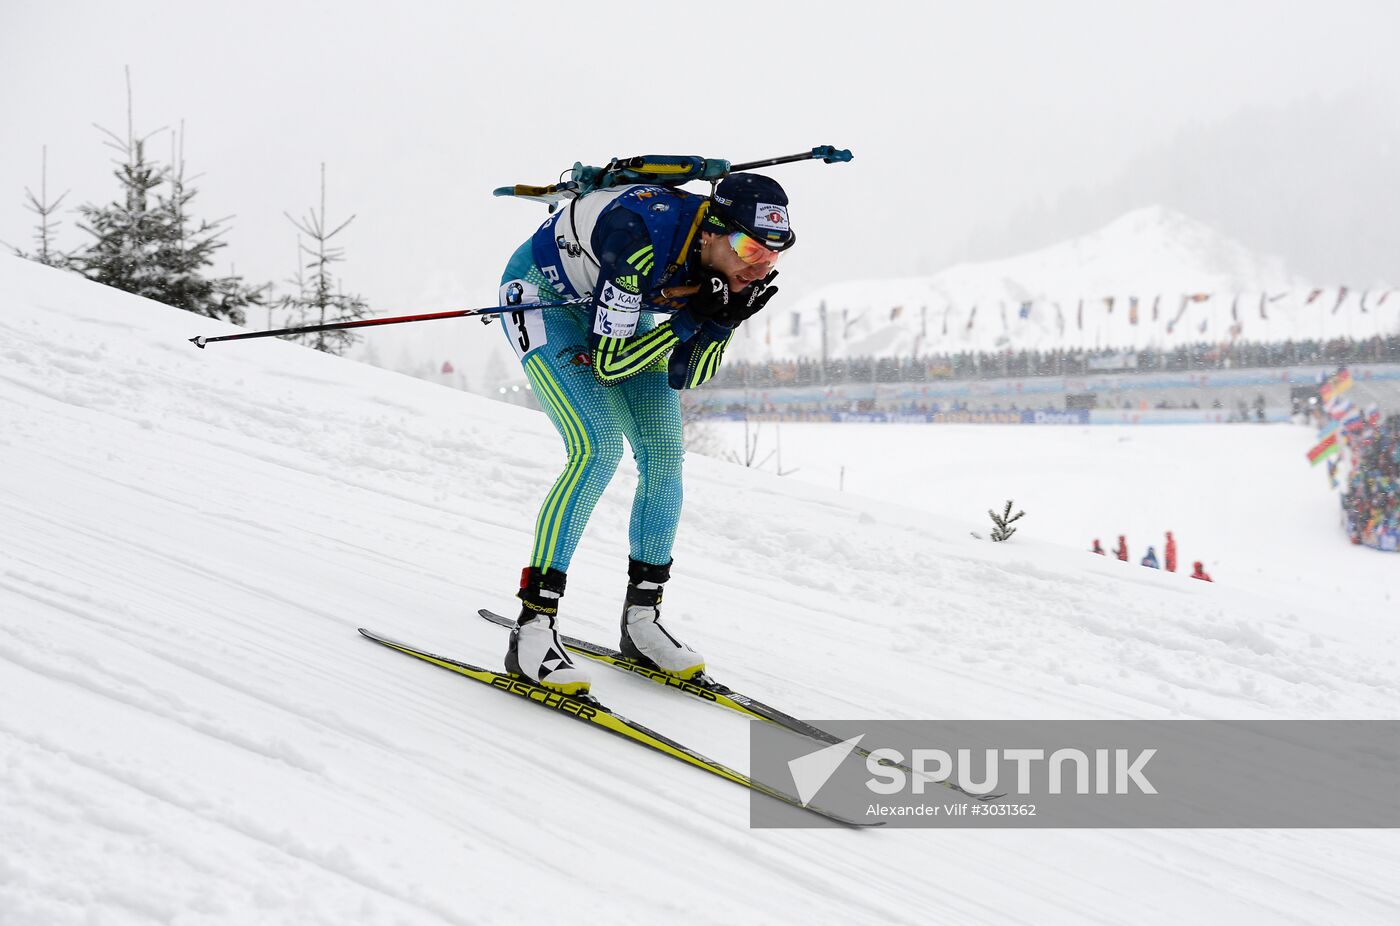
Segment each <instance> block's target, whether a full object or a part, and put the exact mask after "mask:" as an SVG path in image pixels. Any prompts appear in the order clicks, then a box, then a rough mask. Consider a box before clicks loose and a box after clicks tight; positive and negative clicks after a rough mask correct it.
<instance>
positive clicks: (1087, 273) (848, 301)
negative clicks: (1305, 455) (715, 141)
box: [731, 206, 1400, 359]
mask: <svg viewBox="0 0 1400 926" xmlns="http://www.w3.org/2000/svg"><path fill="white" fill-rule="evenodd" d="M870 257H871V259H872V260H877V259H878V249H877V247H875V246H874V245H873V243H872V246H871V254H870ZM879 271H880V267H879V266H878V263H877V264H875V265H872V266H871V267H870V273H869V274H868V275H867V278H865V279H858V280H853V281H850V282H845V283H837V284H832V285H830V286H825V287H822V288H820V289H818V290H815V291H808V292H803V295H802V296H801V297H800V298H799V299H797V300H796V301H793V302H784V303H775V308H777V309H779V311H775V312H768V313H765V314H764V315H763V316H760V317H759V318H758V319H756V320H755V321H754V322H750V323H749V324H747V325H745V326H744V328H742V329H741V330H740V333H739V335H738V337H737V338H736V343H735V346H734V348H732V349H731V352H732V353H734V354H735V355H737V356H742V357H746V358H750V359H757V358H763V357H774V358H780V359H781V358H791V357H808V358H816V357H821V356H822V333H823V327H825V332H826V356H828V357H832V358H839V357H848V356H850V357H855V356H898V357H908V356H912V355H915V354H938V353H956V352H959V351H979V350H981V351H992V350H1000V349H1002V348H1006V347H1010V348H1012V349H1015V350H1021V349H1025V350H1036V349H1039V350H1050V349H1055V348H1077V347H1088V348H1141V347H1147V346H1155V347H1167V346H1175V345H1177V344H1185V343H1192V342H1195V341H1225V340H1229V339H1230V338H1231V334H1230V328H1231V326H1232V325H1236V324H1238V325H1239V326H1240V327H1239V330H1238V332H1237V336H1238V337H1240V338H1243V339H1245V340H1252V341H1269V340H1280V341H1281V340H1284V339H1286V338H1295V339H1297V338H1311V337H1323V338H1326V337H1338V336H1342V335H1349V336H1352V337H1357V338H1366V337H1370V336H1372V335H1374V334H1377V333H1380V332H1390V333H1394V332H1395V331H1397V330H1400V297H1397V296H1396V295H1392V296H1391V297H1389V298H1388V299H1387V300H1386V303H1385V304H1384V305H1378V303H1379V302H1380V299H1381V297H1382V295H1383V294H1384V292H1385V290H1384V289H1383V288H1377V289H1376V291H1375V292H1374V293H1372V294H1371V295H1370V298H1369V300H1368V304H1367V306H1366V307H1365V309H1364V310H1363V307H1362V305H1361V296H1362V294H1363V290H1360V289H1354V290H1353V291H1352V292H1350V293H1348V295H1347V297H1346V298H1345V299H1343V300H1342V302H1341V304H1340V306H1338V302H1337V299H1338V295H1339V290H1338V289H1337V288H1336V287H1335V286H1332V288H1330V289H1327V290H1325V291H1324V292H1323V293H1322V294H1321V295H1320V296H1318V297H1317V298H1315V299H1314V300H1313V301H1312V302H1311V303H1310V302H1309V301H1308V297H1309V296H1310V295H1311V294H1312V289H1313V288H1314V286H1313V284H1311V283H1309V282H1308V281H1306V280H1303V279H1301V278H1299V277H1298V276H1297V275H1296V274H1294V273H1292V272H1291V271H1289V269H1288V268H1287V267H1285V266H1284V264H1283V262H1282V261H1281V260H1279V259H1278V258H1276V257H1267V256H1262V255H1258V254H1255V253H1253V252H1251V251H1250V250H1249V249H1248V248H1246V247H1245V246H1244V245H1242V244H1240V243H1239V242H1237V241H1234V240H1233V239H1230V238H1228V237H1226V236H1224V235H1222V234H1220V233H1219V232H1216V231H1215V230H1214V229H1212V228H1210V227H1208V226H1206V225H1203V224H1202V223H1200V222H1197V221H1195V220H1193V219H1191V218H1188V217H1187V216H1184V215H1181V214H1180V213H1178V212H1175V211H1173V210H1171V209H1167V208H1164V207H1162V206H1151V207H1147V208H1143V209H1138V210H1135V211H1133V212H1129V213H1128V214H1126V215H1124V216H1122V217H1120V218H1118V219H1117V220H1115V221H1113V222H1111V223H1110V224H1108V225H1107V226H1105V227H1103V228H1101V229H1099V230H1098V231H1096V232H1093V233H1092V234H1088V235H1084V236H1082V237H1079V238H1075V239H1072V240H1070V241H1066V242H1063V243H1061V244H1057V245H1054V246H1052V247H1048V248H1044V249H1042V250H1038V251H1033V252H1031V253H1028V254H1022V255H1019V256H1015V257H1008V258H1005V259H1003V260H996V261H988V262H982V263H968V264H958V265H956V266H953V267H949V268H948V269H946V270H943V271H942V272H940V273H938V274H936V275H934V276H932V277H926V278H912V279H894V280H891V279H880V278H879V277H878V274H879ZM783 282H784V283H786V284H787V285H789V286H791V287H793V288H794V289H793V290H792V291H793V292H802V291H801V290H800V289H797V288H796V287H799V286H800V281H799V280H785V281H783ZM1318 285H1319V286H1320V285H1322V284H1318ZM1198 293H1199V294H1211V298H1210V299H1208V300H1204V301H1200V302H1186V303H1184V302H1183V300H1182V297H1183V296H1184V295H1189V294H1198ZM1261 296H1262V297H1265V301H1264V304H1263V307H1262V309H1261V305H1260V303H1261ZM1110 297H1111V298H1112V300H1113V304H1112V307H1111V308H1110V306H1109V304H1108V302H1107V301H1106V300H1107V299H1109V298H1110ZM1274 297H1277V298H1274ZM1134 299H1136V300H1137V308H1136V310H1134V308H1133V306H1132V301H1133V300H1134ZM1269 299H1273V301H1268V300H1269ZM1081 302H1082V309H1081V307H1080V303H1081ZM823 306H824V307H825V312H826V323H825V326H823V323H822V310H823ZM1154 306H1155V308H1154ZM1023 307H1024V308H1023ZM1334 308H1338V311H1337V312H1336V313H1335V314H1333V311H1332V310H1333V309H1334ZM974 310H975V311H974ZM1134 319H1136V320H1134ZM1169 323H1170V325H1169ZM1169 329H1170V330H1169Z"/></svg>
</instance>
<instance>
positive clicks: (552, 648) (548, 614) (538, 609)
mask: <svg viewBox="0 0 1400 926" xmlns="http://www.w3.org/2000/svg"><path fill="white" fill-rule="evenodd" d="M567 579H568V576H567V575H566V574H565V573H563V572H560V571H559V570H557V569H545V570H540V569H536V568H534V567H529V568H527V569H525V570H524V571H523V572H522V573H521V574H520V592H519V593H518V594H517V596H516V597H518V598H519V599H520V602H521V606H520V617H519V618H518V619H517V620H516V625H515V629H514V630H512V631H511V632H510V646H509V648H507V649H506V672H507V673H509V674H511V675H518V676H520V677H521V678H523V679H525V680H526V681H529V682H533V683H535V684H536V685H539V686H540V687H542V688H548V689H550V690H551V691H557V692H559V693H561V694H566V695H584V694H587V693H588V685H589V678H588V673H587V672H585V671H583V670H582V669H580V668H579V667H578V666H576V665H574V661H573V660H572V659H570V658H569V651H568V650H566V649H564V644H562V643H561V642H559V634H558V632H557V631H556V630H555V629H554V622H555V619H556V618H557V617H558V614H559V599H560V598H561V597H562V596H563V594H564V583H565V582H566V580H567Z"/></svg>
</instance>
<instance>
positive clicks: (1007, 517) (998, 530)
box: [987, 499, 1026, 542]
mask: <svg viewBox="0 0 1400 926" xmlns="http://www.w3.org/2000/svg"><path fill="white" fill-rule="evenodd" d="M987 514H989V515H991V516H992V524H994V525H995V527H994V528H993V529H992V540H994V541H998V542H999V541H1002V540H1009V539H1011V535H1012V534H1014V533H1016V528H1014V527H1012V526H1011V525H1012V523H1013V522H1015V521H1019V520H1020V519H1021V518H1023V517H1025V516H1026V513H1025V512H1024V511H1018V512H1016V513H1015V514H1014V515H1013V514H1012V513H1011V501H1010V500H1009V499H1008V500H1007V502H1006V509H1005V510H1004V511H1002V513H1001V514H1000V515H998V514H997V513H996V512H995V511H993V510H992V509H990V508H988V509H987Z"/></svg>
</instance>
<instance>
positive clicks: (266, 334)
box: [190, 299, 589, 350]
mask: <svg viewBox="0 0 1400 926" xmlns="http://www.w3.org/2000/svg"><path fill="white" fill-rule="evenodd" d="M588 302H589V300H587V299H574V300H571V301H569V302H532V303H529V304H527V305H493V306H488V307H486V308H482V309H457V310H455V311H452V312H432V313H429V314H427V315H398V316H395V317H393V318H363V319H360V320H358V321H352V322H331V323H329V324H325V325H306V326H305V327H301V328H278V329H277V330H275V331H245V332H243V333H242V334H223V335H219V336H218V337H216V338H206V337H202V336H201V337H193V338H190V343H191V344H193V345H194V346H195V347H198V348H199V349H200V350H203V349H204V345H206V344H213V343H214V342H215V341H243V340H246V339H248V338H273V337H280V336H281V335H284V334H310V333H311V332H314V331H340V330H343V329H346V328H370V327H373V326H375V325H399V324H403V323H404V322H425V321H429V320H431V319H434V318H471V317H473V316H481V315H500V314H502V313H504V312H522V311H528V310H531V309H553V308H558V307H560V306H567V305H587V304H588Z"/></svg>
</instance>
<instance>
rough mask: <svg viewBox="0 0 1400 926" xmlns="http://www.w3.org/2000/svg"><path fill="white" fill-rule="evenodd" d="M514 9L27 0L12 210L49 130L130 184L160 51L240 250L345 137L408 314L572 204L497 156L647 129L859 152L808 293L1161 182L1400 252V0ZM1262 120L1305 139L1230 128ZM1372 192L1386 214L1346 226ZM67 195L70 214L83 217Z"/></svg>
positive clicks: (809, 253) (3, 184) (290, 236)
mask: <svg viewBox="0 0 1400 926" xmlns="http://www.w3.org/2000/svg"><path fill="white" fill-rule="evenodd" d="M498 7H499V5H494V4H493V5H490V6H489V7H482V8H478V7H477V5H467V4H462V3H456V2H454V3H448V2H441V3H425V2H419V3H414V2H407V3H398V4H394V5H392V6H391V5H390V4H386V3H383V2H374V3H367V2H335V3H332V2H315V3H310V2H308V3H279V2H268V0H249V2H240V3H219V4H214V3H194V4H182V3H175V2H145V0H127V2H121V3H101V2H89V3H72V2H61V0H60V2H55V0H45V2H33V0H0V86H2V87H4V90H3V91H0V133H2V134H0V138H3V144H0V241H4V242H6V243H9V244H12V245H19V246H21V247H26V248H28V247H29V246H30V234H31V229H32V226H33V224H34V216H33V215H32V214H30V213H29V212H27V211H25V210H24V208H23V191H24V188H25V187H26V186H29V187H31V188H32V189H34V190H35V191H36V192H38V186H39V165H40V148H41V146H42V145H47V146H48V150H49V181H48V183H49V190H50V196H51V197H52V196H54V195H56V194H57V193H59V192H62V191H63V190H65V189H69V190H71V192H70V193H69V196H68V199H67V201H66V203H65V205H66V206H75V205H77V204H79V203H82V202H106V201H108V200H109V199H111V198H112V196H113V195H114V194H115V190H116V187H115V181H114V180H113V179H112V178H111V176H110V171H111V167H112V165H111V163H110V161H111V158H112V156H113V152H111V151H110V150H109V149H107V148H104V147H103V146H102V144H101V141H102V138H101V136H100V134H99V133H98V131H97V130H96V129H95V128H93V125H92V124H93V123H99V124H101V125H104V126H107V127H109V128H111V129H113V130H117V131H122V132H124V130H125V122H126V93H125V87H124V83H123V73H122V68H123V65H127V64H129V65H131V68H132V75H133V81H134V86H135V119H136V124H137V129H138V132H142V131H145V132H149V131H151V130H154V129H157V128H159V127H161V126H176V125H179V124H180V123H181V121H183V123H184V126H185V132H186V140H185V158H186V161H187V163H188V167H189V170H190V172H191V173H194V174H198V175H201V176H200V177H199V179H198V180H197V182H196V183H195V186H196V187H197V188H198V190H199V197H198V199H197V200H196V201H195V204H194V208H195V212H196V214H197V215H201V216H206V217H210V218H214V217H219V216H223V215H228V214H234V215H236V218H235V219H234V220H233V222H232V227H231V229H230V231H229V232H228V234H227V236H226V240H227V241H228V242H229V246H228V247H227V248H225V249H224V250H223V251H221V252H220V255H219V268H218V269H219V270H220V272H226V271H227V270H228V267H229V265H230V264H233V265H236V269H237V271H238V272H239V273H241V274H243V275H244V276H245V277H247V278H249V279H250V280H254V281H269V280H275V281H282V280H286V279H287V278H289V277H291V276H292V274H293V272H294V262H295V259H296V256H295V247H296V233H295V231H294V230H293V228H292V226H291V223H290V222H288V220H287V219H286V217H285V216H284V215H283V213H284V212H291V213H293V214H294V215H303V214H304V213H305V212H306V209H307V208H308V207H310V206H311V205H313V204H314V203H315V202H316V198H317V195H318V192H317V184H318V177H319V165H320V163H321V162H322V161H325V162H327V165H328V166H327V173H328V178H329V204H330V218H331V220H332V221H335V220H337V219H342V218H345V217H348V216H349V215H350V214H351V213H354V214H356V215H357V216H358V218H357V219H356V220H355V222H354V223H353V224H352V225H351V226H350V228H349V229H348V230H347V231H346V232H345V234H344V235H343V236H342V238H341V239H340V240H341V242H342V243H343V245H344V246H345V248H346V252H347V256H348V261H347V262H346V263H345V264H343V265H341V270H340V276H341V278H342V280H343V283H344V286H345V288H346V289H347V290H348V291H350V292H356V293H359V294H361V295H363V296H365V297H366V298H368V299H369V301H370V304H371V306H372V308H373V309H374V310H375V311H377V312H385V311H395V310H409V309H424V310H428V309H438V308H448V307H463V306H469V305H476V304H488V303H492V302H494V296H495V290H496V284H497V281H498V279H499V276H500V271H501V268H502V267H503V265H504V263H505V260H506V258H507V257H508V256H509V255H510V253H511V251H512V250H513V249H514V248H515V246H516V245H517V244H518V243H519V242H520V241H522V240H523V239H524V238H525V237H526V236H527V235H528V234H529V233H530V232H531V231H532V230H533V228H534V227H535V226H536V225H538V223H539V222H540V221H542V220H543V219H544V218H545V215H546V213H545V211H544V209H543V207H540V206H537V205H534V204H528V203H524V202H519V201H511V200H505V199H493V198H492V197H491V195H490V194H491V189H492V188H493V187H496V186H500V185H504V184H509V183H514V182H524V183H544V182H549V181H551V180H553V179H554V178H555V177H556V176H557V174H558V173H559V171H560V170H562V169H565V168H567V167H569V166H570V165H571V164H572V163H573V162H574V161H575V160H583V161H584V162H585V163H603V162H605V161H606V159H607V158H608V157H610V156H612V155H631V154H646V153H655V154H671V153H686V154H699V155H704V156H710V157H724V158H729V159H731V160H734V161H740V160H748V159H753V158H759V157H764V156H770V155H780V154H787V153H792V152H796V151H801V150H805V149H808V148H811V147H812V146H814V145H819V144H834V145H837V146H839V147H848V148H850V149H852V150H853V151H854V153H855V155H856V160H855V161H854V162H853V163H850V164H843V165H836V166H826V165H820V164H815V163H811V164H799V165H793V166H788V167H783V168H778V169H776V170H775V171H774V176H776V177H778V178H779V179H780V180H781V182H782V183H783V184H784V185H785V186H786V187H787V188H788V190H789V193H790V195H791V198H792V207H791V214H792V219H793V225H794V228H795V229H796V230H797V232H798V234H799V239H800V243H799V246H798V247H797V248H796V249H794V251H793V253H792V254H791V256H790V257H789V258H787V259H786V260H785V263H784V267H783V280H784V283H785V284H786V285H787V286H789V287H791V288H792V289H793V291H794V292H793V294H794V295H795V294H797V293H800V292H801V290H802V289H804V288H808V287H813V286H816V285H819V284H823V283H828V282H832V281H835V280H840V279H849V278H857V277H871V276H897V275H907V274H913V273H926V272H933V271H935V270H938V269H940V268H941V267H942V266H944V265H945V264H946V263H948V262H949V261H951V260H955V259H961V258H966V257H972V256H976V257H993V256H1000V255H1002V254H1005V253H1010V252H1011V251H1013V250H1016V249H1019V248H1023V247H1029V246H1035V245H1039V244H1046V243H1050V242H1051V241H1053V240H1058V239H1060V238H1064V237H1068V236H1070V235H1073V234H1077V233H1081V232H1084V231H1087V230H1089V229H1088V227H1086V226H1089V227H1092V223H1094V222H1097V221H1098V220H1099V219H1100V218H1101V217H1102V218H1111V217H1112V215H1111V214H1112V213H1115V212H1117V211H1126V210H1127V209H1129V208H1133V207H1135V206H1139V205H1145V204H1147V203H1150V202H1163V204H1165V205H1168V206H1172V207H1173V208H1179V209H1182V210H1183V211H1186V212H1188V213H1191V212H1193V209H1194V211H1195V213H1196V214H1197V216H1198V217H1200V218H1202V219H1204V220H1206V221H1210V222H1213V223H1215V224H1218V225H1220V226H1221V227H1222V228H1223V229H1224V230H1226V231H1228V232H1230V233H1232V234H1235V235H1236V236H1237V237H1240V238H1241V240H1243V241H1244V243H1246V244H1248V245H1251V246H1255V247H1260V248H1263V249H1266V250H1270V249H1271V250H1273V251H1275V252H1276V253H1282V254H1283V256H1285V258H1287V259H1288V260H1289V262H1290V265H1296V266H1297V267H1298V269H1299V270H1300V271H1302V272H1303V273H1305V274H1309V275H1312V276H1314V277H1315V278H1319V279H1321V278H1324V277H1326V276H1327V275H1331V274H1338V275H1341V274H1347V273H1351V274H1355V275H1357V277H1358V282H1366V281H1365V280H1363V279H1361V277H1363V276H1368V275H1369V276H1370V277H1371V278H1377V277H1380V276H1386V275H1387V274H1386V271H1385V270H1384V268H1382V267H1380V266H1377V265H1378V264H1383V263H1385V262H1386V255H1387V254H1395V253H1400V237H1397V236H1400V232H1397V231H1396V230H1395V229H1396V228H1400V222H1397V221H1396V219H1395V209H1394V207H1395V206H1397V205H1400V196H1397V190H1400V186H1397V183H1400V181H1397V179H1396V176H1395V174H1396V173H1397V172H1396V171H1394V170H1393V169H1392V168H1390V167H1389V166H1388V165H1390V164H1394V163H1395V159H1394V158H1386V157H1384V156H1383V155H1384V152H1385V150H1387V149H1385V147H1384V146H1385V145H1386V144H1392V145H1393V144H1395V142H1394V141H1393V140H1394V139H1395V138H1396V137H1397V136H1396V125H1397V124H1396V122H1394V121H1393V120H1395V119H1397V116H1396V114H1397V113H1400V64H1397V60H1400V55H1397V52H1400V41H1398V40H1397V39H1396V36H1400V4H1396V3H1393V2H1332V3H1329V4H1327V5H1325V7H1324V5H1322V4H1309V5H1302V4H1288V5H1282V4H1278V3H1270V2H1220V0H1216V2H1208V3H1184V2H1180V0H1177V2H1133V3H1112V2H1103V3H1088V2H1061V3H1056V4H1032V3H967V2H963V3H956V4H951V3H910V4H881V3H867V4H855V3H827V2H806V3H800V4H799V3H780V2H776V0H769V2H766V3H762V4H747V5H739V4H735V5H724V6H705V5H700V6H696V5H685V4H661V5H652V6H646V5H644V6H641V7H624V6H618V5H615V4H599V5H595V6H591V7H590V6H585V5H583V4H578V3H524V2H521V3H516V4H513V5H512V6H511V8H510V9H509V10H507V9H502V8H498ZM633 10H635V11H636V12H632V11H633ZM1358 100H1361V101H1364V105H1358V104H1357V103H1356V101H1358ZM1348 106H1351V107H1352V110H1351V111H1354V112H1358V113H1362V114H1364V115H1361V116H1358V117H1357V118H1359V119H1375V120H1378V121H1379V122H1380V123H1383V124H1379V125H1376V126H1375V127H1374V128H1375V130H1376V131H1375V133H1374V134H1372V133H1371V132H1369V131H1368V128H1367V127H1365V126H1355V125H1353V124H1352V123H1351V122H1346V121H1345V120H1343V123H1344V127H1345V128H1347V132H1346V134H1347V138H1348V144H1347V146H1346V148H1345V150H1337V149H1336V148H1334V145H1335V138H1336V122H1337V119H1336V117H1335V113H1336V112H1338V111H1341V110H1345V108H1346V107H1348ZM1251 119H1252V120H1254V122H1253V123H1251V122H1250V120H1251ZM1271 119H1272V120H1273V121H1272V122H1270V120H1271ZM1387 119H1389V120H1392V121H1390V122H1389V123H1388V124H1384V123H1386V122H1387ZM1251 124H1269V125H1271V126H1272V129H1271V130H1272V131H1273V132H1274V136H1276V137H1278V138H1282V139H1285V140H1287V141H1288V142H1289V143H1291V144H1292V145H1293V146H1296V147H1294V148H1292V149H1290V151H1291V155H1292V157H1291V159H1286V160H1285V161H1280V162H1279V164H1275V163H1273V162H1274V159H1273V152H1274V151H1275V150H1276V149H1275V148H1270V147H1267V146H1256V147H1253V148H1249V147H1248V146H1245V148H1244V149H1242V148H1241V145H1242V144H1243V143H1239V142H1235V141H1231V140H1230V139H1231V137H1232V130H1233V128H1234V127H1239V126H1248V125H1251ZM1280 124H1281V125H1283V126H1284V128H1282V129H1280V128H1279V125H1280ZM1198 134H1199V137H1202V138H1206V137H1208V138H1209V139H1211V140H1212V142H1211V144H1202V145H1197V144H1194V143H1193V141H1192V140H1193V139H1194V138H1196V137H1198ZM1236 134H1237V135H1238V134H1239V133H1236ZM168 137H169V136H168V135H159V136H157V137H156V138H155V139H154V140H153V141H152V142H151V148H152V152H153V153H154V154H155V155H156V156H158V157H161V158H167V157H168V156H169V150H170V148H169V140H168ZM1370 138H1375V139H1379V141H1378V142H1377V146H1378V148H1377V149H1376V150H1373V149H1372V148H1371V147H1370V146H1369V145H1368V144H1367V142H1366V140H1367V139H1370ZM1358 140H1359V141H1358ZM1358 147H1359V148H1360V149H1362V152H1363V153H1365V154H1366V157H1365V158H1364V159H1362V161H1361V162H1359V166H1358V167H1356V169H1348V166H1347V165H1348V164H1349V163H1350V162H1349V161H1348V160H1347V159H1348V157H1351V156H1354V155H1356V154H1358ZM1378 151H1379V153H1378ZM1395 153H1400V152H1395ZM1280 165H1282V166H1280ZM1300 188H1304V189H1305V191H1306V195H1301V196H1300V195H1298V193H1299V190H1300ZM1242 190H1243V191H1244V192H1243V193H1242V192H1241V191H1242ZM1213 191H1214V192H1213ZM1215 192H1219V193H1220V194H1221V195H1215ZM1227 194H1228V195H1227ZM1172 199H1177V200H1186V201H1184V202H1183V201H1177V202H1173V201H1171V200H1172ZM1202 211H1205V212H1210V213H1211V214H1207V215H1202V214H1200V213H1201V212H1202ZM1366 215H1371V216H1373V217H1374V225H1373V226H1372V227H1371V228H1370V229H1369V230H1368V232H1367V233H1366V240H1367V241H1368V242H1370V245H1368V246H1359V245H1358V246H1356V247H1349V246H1346V244H1345V242H1342V243H1341V244H1337V241H1336V239H1337V234H1336V231H1335V230H1336V229H1338V228H1353V229H1354V228H1355V227H1356V226H1357V223H1358V219H1360V218H1361V217H1363V216H1366ZM62 219H63V222H64V225H63V227H62V228H61V229H60V232H59V239H60V245H61V246H64V247H68V248H72V247H74V246H76V245H78V244H79V243H81V242H83V241H84V240H85V236H83V235H82V234H81V233H80V232H79V231H78V230H77V228H76V216H75V215H73V214H72V213H70V212H67V211H66V210H65V214H64V215H63V216H62ZM1251 229H1257V230H1263V231H1264V232H1270V231H1272V232H1275V233H1276V234H1273V236H1272V237H1269V235H1267V234H1265V235H1263V236H1262V237H1264V238H1266V239H1268V240H1264V241H1257V240H1256V241H1251V240H1250V235H1251V231H1250V230H1251ZM1323 241H1326V242H1328V243H1330V245H1332V246H1331V247H1329V248H1328V249H1327V252H1326V254H1325V255H1322V254H1321V252H1320V251H1319V248H1320V242H1323ZM1390 242H1393V245H1392V244H1390ZM1310 255H1312V256H1317V257H1323V256H1325V264H1326V265H1325V266H1308V265H1307V260H1308V258H1309V256H1310ZM1349 262H1350V263H1351V264H1354V266H1348V263H1349ZM1397 269H1400V268H1397ZM1396 276H1397V274H1396V273H1395V272H1394V271H1391V272H1389V274H1388V277H1389V279H1391V280H1394V279H1395V278H1396Z"/></svg>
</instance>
